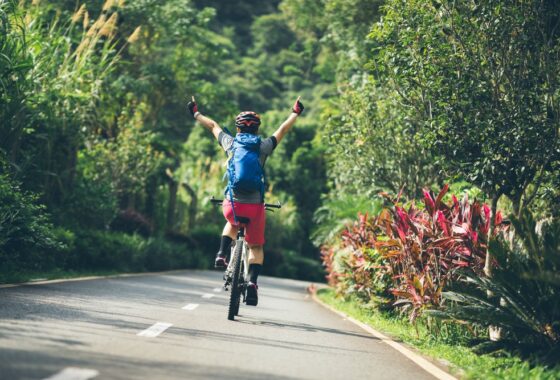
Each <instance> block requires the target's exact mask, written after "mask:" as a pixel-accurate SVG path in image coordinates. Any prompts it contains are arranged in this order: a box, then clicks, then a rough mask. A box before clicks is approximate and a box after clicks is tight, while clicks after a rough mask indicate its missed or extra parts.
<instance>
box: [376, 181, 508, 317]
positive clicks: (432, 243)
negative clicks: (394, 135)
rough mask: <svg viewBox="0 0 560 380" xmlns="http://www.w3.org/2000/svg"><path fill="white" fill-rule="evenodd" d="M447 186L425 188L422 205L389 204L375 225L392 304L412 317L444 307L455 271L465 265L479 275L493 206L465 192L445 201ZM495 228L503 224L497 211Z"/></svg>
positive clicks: (454, 279) (456, 274)
mask: <svg viewBox="0 0 560 380" xmlns="http://www.w3.org/2000/svg"><path fill="white" fill-rule="evenodd" d="M448 189H449V187H448V186H447V185H445V186H444V187H443V189H442V190H441V191H440V192H439V194H438V195H437V196H434V195H433V194H432V193H431V192H429V191H427V190H424V206H423V207H422V208H417V207H416V206H415V204H414V203H412V204H410V205H409V206H408V208H406V207H404V206H400V205H399V203H398V198H397V200H396V201H395V203H394V205H393V207H392V208H390V209H388V210H387V212H384V213H382V214H381V215H380V219H379V221H378V225H379V227H380V229H381V231H382V233H383V237H380V238H378V239H377V241H376V243H375V247H376V248H377V249H378V250H379V252H380V253H381V254H382V256H383V257H384V258H385V259H386V260H387V263H388V268H389V269H388V270H389V272H390V274H391V275H392V278H393V289H392V293H393V295H394V296H395V297H396V299H397V300H396V302H395V303H394V305H395V306H399V307H402V308H403V310H404V311H405V312H407V313H408V316H409V318H410V320H411V321H414V320H415V319H416V318H417V317H418V316H419V315H420V314H421V313H422V311H423V310H425V309H427V308H433V307H435V308H438V307H440V306H442V301H443V299H442V292H443V291H444V289H445V288H446V287H448V286H449V285H451V284H452V283H453V282H454V281H456V280H457V279H458V278H459V276H460V272H459V270H460V269H462V268H469V269H471V270H472V272H473V273H475V274H481V273H482V271H483V268H484V264H485V259H486V254H487V250H488V239H489V235H490V234H491V232H490V220H491V211H490V207H488V205H486V204H481V203H480V202H478V201H476V200H474V201H473V202H470V201H469V199H468V197H467V196H466V195H465V196H464V197H463V199H462V201H459V200H458V199H457V197H455V196H452V202H451V203H450V204H446V203H445V202H443V198H444V196H445V195H446V193H447V191H448ZM496 223H497V226H498V227H497V228H496V229H495V230H494V231H493V232H492V234H495V233H496V232H497V231H498V230H499V228H501V227H500V226H501V225H502V217H501V214H499V213H498V215H496Z"/></svg>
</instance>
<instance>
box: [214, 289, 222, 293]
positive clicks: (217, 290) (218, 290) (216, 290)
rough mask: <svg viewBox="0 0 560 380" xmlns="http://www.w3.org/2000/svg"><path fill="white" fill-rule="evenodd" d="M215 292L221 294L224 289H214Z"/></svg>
mask: <svg viewBox="0 0 560 380" xmlns="http://www.w3.org/2000/svg"><path fill="white" fill-rule="evenodd" d="M214 291H215V292H216V293H219V292H221V291H222V288H214Z"/></svg>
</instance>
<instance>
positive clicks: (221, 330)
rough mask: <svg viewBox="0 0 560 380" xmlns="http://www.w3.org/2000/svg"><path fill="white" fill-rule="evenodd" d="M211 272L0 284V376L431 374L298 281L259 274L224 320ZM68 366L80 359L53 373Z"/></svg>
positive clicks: (223, 296) (224, 296)
mask: <svg viewBox="0 0 560 380" xmlns="http://www.w3.org/2000/svg"><path fill="white" fill-rule="evenodd" d="M220 277H221V274H220V273H218V272H210V271H180V272H170V273H166V274H157V275H141V276H134V277H124V278H112V279H97V280H87V281H76V282H63V283H54V284H53V283H51V284H43V285H32V286H20V287H15V288H6V289H0V379H45V378H48V377H51V376H53V375H57V374H58V375H57V376H53V377H52V378H53V379H88V378H92V376H95V377H93V378H95V379H96V380H97V379H226V378H228V379H321V380H325V379H347V380H350V379H352V380H354V379H399V380H400V379H403V380H404V379H414V380H422V379H431V378H432V377H431V376H430V375H429V374H428V373H427V372H425V371H424V370H422V369H421V368H419V367H417V366H416V365H415V364H414V363H413V362H411V361H410V360H409V359H407V358H405V357H404V356H402V355H401V354H399V353H398V352H397V351H395V350H394V349H392V348H391V347H389V346H387V345H386V344H383V343H381V342H380V341H379V340H377V339H376V338H374V337H372V336H370V335H368V334H367V333H365V332H363V330H361V329H360V328H358V327H356V326H355V325H353V324H352V323H350V322H348V321H345V320H343V319H342V318H341V317H339V316H337V315H336V314H334V313H332V312H330V311H328V310H326V309H324V308H323V307H321V306H320V305H318V304H316V303H315V302H313V301H312V300H311V299H309V297H307V295H306V291H305V289H306V286H307V283H305V282H301V281H292V280H284V279H274V278H266V277H263V278H262V279H261V280H260V300H259V306H257V307H256V308H255V307H248V306H245V305H242V306H241V311H240V314H241V315H240V317H238V320H237V321H235V322H231V321H228V320H227V302H228V296H229V293H226V292H224V291H220V289H219V288H220V286H221V281H220ZM196 305H198V306H196ZM183 308H185V309H183ZM154 324H157V325H156V326H155V327H152V326H154ZM158 333H159V335H158ZM139 334H140V335H139ZM69 367H75V368H80V369H89V370H91V371H90V372H87V371H83V370H82V371H80V370H72V369H70V370H68V369H67V370H66V372H64V373H63V374H61V373H60V372H61V371H63V370H64V369H65V368H69Z"/></svg>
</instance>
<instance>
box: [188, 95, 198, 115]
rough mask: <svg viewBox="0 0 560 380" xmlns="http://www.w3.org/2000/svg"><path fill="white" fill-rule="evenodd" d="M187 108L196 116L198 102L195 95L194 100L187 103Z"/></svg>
mask: <svg viewBox="0 0 560 380" xmlns="http://www.w3.org/2000/svg"><path fill="white" fill-rule="evenodd" d="M187 108H188V109H189V112H190V113H191V115H192V117H196V116H195V115H196V113H197V112H198V104H196V101H195V100H194V96H193V97H192V100H191V101H190V102H189V103H188V104H187Z"/></svg>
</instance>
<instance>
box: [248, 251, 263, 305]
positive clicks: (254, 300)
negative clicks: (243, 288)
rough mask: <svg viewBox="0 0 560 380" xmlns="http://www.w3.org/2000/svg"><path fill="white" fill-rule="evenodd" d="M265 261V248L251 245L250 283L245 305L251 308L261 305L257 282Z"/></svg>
mask: <svg viewBox="0 0 560 380" xmlns="http://www.w3.org/2000/svg"><path fill="white" fill-rule="evenodd" d="M263 261H264V251H263V246H262V245H249V283H248V284H247V296H246V298H245V303H246V304H247V305H250V306H257V304H258V303H259V294H258V289H259V286H258V285H257V280H258V277H259V274H260V273H261V269H262V264H263Z"/></svg>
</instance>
